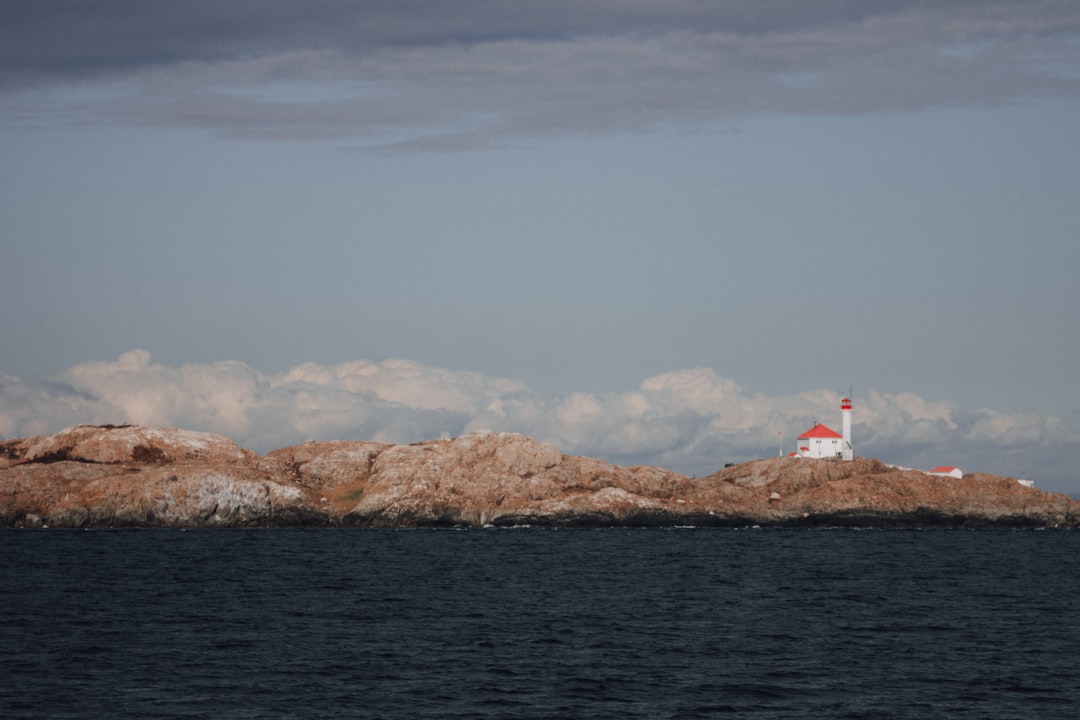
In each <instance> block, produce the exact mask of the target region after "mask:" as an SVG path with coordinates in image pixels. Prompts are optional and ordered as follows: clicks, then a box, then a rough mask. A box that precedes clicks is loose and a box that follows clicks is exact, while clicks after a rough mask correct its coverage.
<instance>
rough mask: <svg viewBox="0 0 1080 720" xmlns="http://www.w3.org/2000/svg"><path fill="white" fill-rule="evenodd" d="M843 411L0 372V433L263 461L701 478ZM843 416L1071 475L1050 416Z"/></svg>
mask: <svg viewBox="0 0 1080 720" xmlns="http://www.w3.org/2000/svg"><path fill="white" fill-rule="evenodd" d="M839 401H840V396H839V395H838V394H836V393H834V392H832V391H825V390H817V391H808V392H804V393H799V394H797V395H791V396H771V397H770V396H763V395H759V394H751V393H748V392H747V391H746V390H744V389H743V388H742V387H740V386H739V385H738V384H737V383H735V382H734V381H732V380H730V379H727V378H723V377H720V376H719V375H717V374H716V373H715V372H714V371H712V370H709V369H706V368H693V369H686V370H679V371H674V372H670V373H664V374H662V375H657V376H654V377H650V378H647V379H646V380H644V381H643V382H642V383H641V384H640V386H639V387H637V388H635V389H633V390H629V391H626V392H619V393H608V394H593V393H581V392H578V393H570V394H568V395H565V396H552V395H544V394H540V393H536V392H534V391H532V390H530V389H529V388H528V387H527V386H525V385H524V384H522V383H520V382H517V381H514V380H507V379H500V378H491V377H487V376H485V375H481V374H478V373H469V372H457V371H452V370H446V369H443V368H435V367H430V366H426V365H422V364H419V363H415V362H411V361H407V360H385V361H382V362H374V361H369V360H355V361H351V362H347V363H342V364H340V365H334V366H323V365H317V364H314V363H306V364H304V365H300V366H297V367H295V368H292V369H290V370H288V371H286V372H283V373H278V374H264V373H260V372H258V371H256V370H255V369H253V368H251V367H249V366H247V365H244V364H243V363H239V362H236V361H227V362H220V363H212V364H205V365H185V366H183V367H180V368H173V367H169V366H166V365H162V364H159V363H154V362H153V361H152V360H151V357H150V355H149V354H148V353H146V352H145V351H142V350H134V351H131V352H129V353H125V354H124V355H123V356H121V357H120V358H119V359H118V360H117V361H114V362H90V363H82V364H80V365H75V366H73V367H71V368H69V369H67V370H65V371H64V372H62V373H59V374H58V375H57V376H55V377H51V378H48V379H47V380H46V381H23V380H21V379H18V378H14V377H11V376H3V375H0V436H3V437H7V438H11V437H20V436H26V435H33V434H46V433H51V432H55V431H56V430H59V429H61V428H63V427H65V426H69V425H73V424H77V423H84V422H89V423H120V422H133V423H140V424H148V425H166V426H178V427H185V428H190V429H197V430H204V431H211V432H217V433H221V434H225V435H228V436H230V437H232V438H234V439H235V440H237V442H239V443H240V444H241V445H244V446H246V447H250V448H252V449H255V450H258V451H263V452H265V451H267V450H270V449H272V448H275V447H282V446H285V445H290V444H295V443H299V442H303V441H304V440H309V439H320V440H330V439H339V438H364V439H373V440H377V441H382V442H392V443H402V442H412V441H417V440H424V439H430V438H436V437H444V436H457V435H461V434H463V433H465V432H471V431H478V430H501V431H513V432H521V433H525V434H528V435H531V436H533V437H536V438H538V439H540V440H544V441H547V442H550V443H553V444H554V445H556V446H557V447H558V448H559V449H560V450H562V451H563V452H566V453H571V454H582V455H589V456H594V457H599V458H603V459H606V460H609V461H611V462H616V463H619V464H624V465H632V464H649V465H659V466H662V467H668V468H672V469H676V470H680V471H683V472H686V473H693V474H705V473H709V472H713V471H714V470H716V469H718V468H720V467H721V466H722V465H723V464H724V463H725V462H729V461H739V460H746V459H751V458H754V457H761V456H768V455H774V454H776V453H777V452H779V450H780V448H781V447H782V448H783V449H784V451H785V452H786V451H789V450H792V449H794V442H795V437H796V436H797V435H798V433H800V432H801V431H803V430H806V429H808V428H809V427H812V424H813V423H814V422H816V421H820V422H823V423H825V424H826V425H831V426H832V427H833V428H834V429H839V428H838V425H839V411H838V407H839ZM855 418H856V422H855V424H854V435H855V445H856V452H857V453H858V454H859V455H863V456H871V457H878V458H881V459H883V460H885V461H887V462H893V463H897V464H901V465H907V466H913V467H928V466H933V465H938V464H956V465H960V466H962V467H964V468H965V469H966V470H969V471H985V472H994V473H999V474H1011V475H1023V476H1027V475H1031V476H1034V477H1035V478H1036V479H1038V480H1040V481H1045V480H1047V479H1050V480H1052V481H1053V482H1055V483H1060V484H1062V485H1065V484H1066V483H1068V482H1070V479H1071V478H1072V477H1073V476H1072V474H1071V473H1072V468H1071V465H1072V463H1071V460H1070V458H1071V456H1072V455H1074V454H1075V451H1076V447H1077V446H1078V445H1080V434H1078V433H1077V430H1076V428H1075V427H1071V426H1070V425H1069V423H1067V422H1066V421H1065V420H1064V419H1062V418H1057V417H1049V416H1041V415H1031V414H1005V413H999V412H996V411H993V410H990V409H980V410H976V411H970V410H963V409H960V408H957V407H956V406H955V405H953V404H952V403H949V402H943V401H928V400H926V399H924V398H921V397H919V396H916V395H914V394H911V393H900V394H896V395H887V394H881V393H878V392H875V391H871V392H870V393H869V394H868V395H866V396H865V397H857V398H856V414H855ZM1072 489H1073V490H1077V489H1078V488H1075V487H1074V488H1072Z"/></svg>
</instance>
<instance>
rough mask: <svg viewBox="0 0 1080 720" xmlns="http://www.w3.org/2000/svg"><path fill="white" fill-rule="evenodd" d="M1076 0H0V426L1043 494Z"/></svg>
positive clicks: (1066, 374) (1075, 60)
mask: <svg viewBox="0 0 1080 720" xmlns="http://www.w3.org/2000/svg"><path fill="white" fill-rule="evenodd" d="M1076 128H1080V5H1078V4H1077V3H1075V2H1071V1H1067V0H1023V1H1020V0H1015V1H1014V0H1000V1H996V0H977V1H975V0H972V1H971V2H965V1H964V0H958V1H957V2H949V3H923V2H891V1H890V2H886V1H881V2H873V1H869V2H845V1H843V0H775V1H768V2H765V1H763V2H755V3H747V2H723V1H717V2H697V1H694V0H666V1H664V2H661V1H659V0H654V1H646V0H627V1H625V2H612V1H611V0H568V1H565V2H564V1H562V0H547V1H546V2H543V3H538V2H522V1H506V0H503V1H499V0H460V1H459V2H455V3H453V4H449V3H445V2H439V1H436V0H393V1H375V0H370V1H359V2H338V1H334V0H309V1H307V2H287V1H285V0H263V1H261V2H254V1H252V0H213V1H209V0H206V1H203V0H191V1H190V2H185V3H179V4H177V3H145V2H139V1H137V0H112V1H110V2H100V1H95V0H80V1H78V2H75V1H73V0H72V1H60V0H6V1H5V2H4V3H3V4H2V5H0V167H2V168H3V171H2V172H0V437H2V438H14V437H23V436H27V435H34V434H45V433H50V432H55V431H56V430H59V429H61V428H63V427H67V426H70V425H73V424H77V423H82V422H94V423H107V422H111V423H120V422H138V423H147V424H160V425H171V426H178V427H188V428H192V429H198V430H207V431H212V432H221V433H224V434H227V435H229V436H230V437H233V438H234V439H235V440H237V442H239V443H240V444H241V445H243V446H245V447H249V448H251V449H253V450H256V451H259V452H265V451H268V450H270V449H272V448H274V447H281V446H284V445H288V444H293V443H296V442H302V441H304V440H309V439H319V440H330V439H338V438H364V439H375V440H380V441H384V442H412V441H417V440H424V439H431V438H436V437H452V436H456V435H459V434H462V433H464V432H471V431H475V430H499V431H512V432H523V433H526V434H529V435H532V436H533V437H536V438H538V439H541V440H544V441H548V442H552V443H554V444H555V445H556V446H557V447H559V449H560V450H562V451H563V452H565V453H569V454H582V455H591V456H594V457H599V458H602V459H605V460H608V461H611V462H617V463H619V464H627V465H630V464H639V463H643V464H653V465H661V466H664V467H668V468H671V469H675V470H679V471H682V472H686V473H689V474H697V475H701V474H707V473H710V472H713V471H714V470H716V469H718V468H719V467H721V466H722V465H723V464H725V463H727V462H736V461H741V460H746V459H752V458H755V457H766V456H769V455H775V454H778V453H780V452H789V451H791V450H794V449H795V446H796V442H795V438H796V437H797V435H798V434H799V433H801V432H802V431H804V430H806V429H808V428H809V427H810V426H812V424H813V423H814V422H819V421H820V422H823V423H825V424H826V425H829V426H831V427H833V428H834V429H839V427H838V426H839V423H840V417H839V400H840V398H841V397H843V396H845V395H848V394H849V393H850V395H851V397H852V399H853V401H854V404H855V413H854V445H855V452H856V454H857V455H863V456H872V457H878V458H880V459H882V460H884V461H886V462H890V463H895V464H899V465H904V466H910V467H932V466H934V465H940V464H950V465H960V466H961V467H963V468H964V469H965V470H966V471H980V472H990V473H995V474H1001V475H1011V476H1017V477H1030V478H1031V479H1033V480H1035V481H1036V484H1037V486H1039V487H1041V488H1044V489H1048V490H1054V491H1066V492H1071V493H1080V471H1078V470H1077V469H1076V468H1077V465H1078V463H1077V461H1078V459H1080V372H1078V370H1077V368H1078V367H1080V364H1078V358H1080V330H1078V329H1077V321H1076V320H1075V318H1076V317H1077V315H1078V313H1080V284H1078V283H1077V282H1076V280H1075V278H1076V277H1077V275H1078V273H1077V267H1080V242H1078V240H1080V202H1078V199H1080V142H1078V140H1077V131H1076Z"/></svg>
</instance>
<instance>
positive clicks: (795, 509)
mask: <svg viewBox="0 0 1080 720" xmlns="http://www.w3.org/2000/svg"><path fill="white" fill-rule="evenodd" d="M751 524H756V525H776V526H834V525H848V526H878V527H925V526H935V527H958V526H964V527H987V526H1032V527H1034V526H1047V527H1076V526H1080V502H1078V501H1074V500H1071V499H1070V498H1068V497H1067V496H1065V495H1056V494H1051V493H1045V492H1042V491H1039V490H1037V489H1034V488H1029V487H1025V486H1023V485H1021V484H1020V483H1018V482H1017V481H1016V480H1014V479H1011V478H1001V477H994V476H989V475H973V476H967V477H964V478H962V479H955V478H949V477H938V476H931V475H927V474H925V473H921V472H917V471H904V470H899V469H896V468H892V467H889V466H886V465H884V464H882V463H880V462H878V461H876V460H868V459H856V460H854V461H852V462H837V461H832V460H808V459H794V458H773V459H769V460H759V461H756V462H750V463H743V464H740V465H735V466H732V467H728V468H725V469H724V470H722V471H719V472H717V473H715V474H713V475H710V476H708V477H705V478H699V479H695V478H690V477H687V476H685V475H682V474H679V473H676V472H672V471H669V470H663V469H661V468H655V467H640V466H639V467H620V466H616V465H611V464H609V463H605V462H601V461H599V460H594V459H591V458H586V457H576V456H567V455H563V454H562V453H560V452H559V451H558V450H557V449H556V448H554V447H552V446H551V445H548V444H545V443H541V442H538V441H536V440H534V439H531V438H528V437H525V436H523V435H516V434H512V433H478V434H472V435H466V436H463V437H459V438H455V439H453V440H433V441H428V442H420V443H414V444H410V445H385V444H380V443H375V442H367V441H333V442H308V443H304V444H302V445H297V446H294V447H288V448H282V449H280V450H275V451H273V452H271V453H269V454H268V455H266V456H260V455H257V454H255V453H252V452H249V451H247V450H244V449H242V448H240V447H238V446H237V445H236V444H235V443H233V442H232V441H231V440H229V439H228V438H224V437H221V436H217V435H212V434H209V433H200V432H193V431H188V430H178V429H173V428H148V427H139V426H78V427H74V428H69V429H67V430H63V431H61V432H59V433H56V434H55V435H50V436H48V437H31V438H24V439H19V440H9V441H6V442H2V443H0V526H6V527H13V526H50V527H86V526H164V527H214V526H219V527H222V526H224V527H243V526H297V525H345V526H363V527H400V526H447V525H470V526H485V525H497V526H508V525H548V526H555V525H557V526H588V525H718V526H724V525H728V526H731V525H751Z"/></svg>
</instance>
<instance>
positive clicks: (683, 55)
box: [0, 0, 1080, 149]
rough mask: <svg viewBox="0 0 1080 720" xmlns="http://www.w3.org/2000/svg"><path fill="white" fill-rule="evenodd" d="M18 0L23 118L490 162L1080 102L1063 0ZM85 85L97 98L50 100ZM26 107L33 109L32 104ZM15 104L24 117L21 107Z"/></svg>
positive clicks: (15, 69)
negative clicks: (584, 141)
mask: <svg viewBox="0 0 1080 720" xmlns="http://www.w3.org/2000/svg"><path fill="white" fill-rule="evenodd" d="M448 8H449V6H448V5H447V4H446V3H442V2H431V0H426V1H424V2H417V1H413V2H410V1H408V0H404V1H400V2H363V3H352V2H328V1H322V2H306V3H293V2H260V3H253V2H228V1H215V2H191V3H182V4H178V5H177V4H161V3H142V2H134V1H131V2H115V1H114V2H72V3H56V2H46V3H42V2H34V1H28V2H11V3H5V4H4V7H3V8H2V9H0V87H4V88H7V90H8V92H10V93H15V94H20V95H24V94H25V93H30V95H29V96H28V97H23V98H22V99H21V101H20V102H19V103H18V107H19V108H20V112H19V114H18V118H19V121H20V122H33V121H34V120H35V118H36V119H37V120H38V121H41V120H42V118H52V117H53V116H54V115H55V114H56V113H57V112H58V111H60V110H63V111H68V112H70V111H71V110H72V109H73V108H72V107H71V104H72V103H74V104H76V105H77V106H78V108H79V109H81V110H82V111H84V112H85V111H87V110H89V111H91V112H99V113H102V114H110V115H111V114H115V113H120V114H121V115H122V116H123V117H126V118H127V119H128V120H129V121H138V122H147V123H154V124H162V125H177V126H191V127H200V128H206V129H210V130H213V131H216V132H220V133H222V134H225V135H230V136H241V137H329V138H335V139H341V140H346V141H351V142H355V143H357V144H358V145H361V146H386V147H402V148H406V149H409V148H419V149H453V148H456V147H459V146H464V147H473V146H476V145H483V144H488V143H492V142H497V141H498V140H500V139H506V138H511V139H512V138H520V137H530V136H536V135H545V134H559V133H592V132H613V131H614V132H645V131H653V130H657V129H665V128H669V127H672V126H695V125H703V124H709V123H715V122H716V121H718V120H721V121H722V120H724V119H730V118H733V117H738V116H742V115H747V114H751V113H759V112H766V113H815V114H850V113H896V112H907V111H913V110H917V109H920V108H925V107H930V106H943V105H967V104H986V103H1000V102H1006V101H1011V100H1015V99H1017V98H1022V97H1030V96H1036V95H1042V94H1062V93H1067V94H1074V93H1076V91H1077V90H1078V89H1080V62H1078V61H1080V44H1078V42H1077V39H1078V37H1080V7H1078V6H1076V5H1075V3H1067V2H1055V1H1053V0H1042V1H1025V2H1019V1H1011V0H1009V1H1006V0H1001V1H999V2H974V1H972V2H958V3H919V4H912V3H891V2H876V3H873V2H872V3H866V2H835V1H832V2H826V1H819V2H801V1H800V2H794V1H789V2H772V3H734V2H732V3H727V2H717V3H700V2H693V1H691V0H681V1H673V2H664V3H645V2H642V3H625V2H618V3H617V2H609V1H605V0H574V1H572V2H570V1H568V2H549V3H528V2H495V3H492V2H481V1H480V0H472V1H469V0H466V1H465V2H460V3H454V4H453V5H452V10H450V9H448ZM71 83H83V84H86V83H90V84H92V85H95V86H97V87H99V88H100V93H99V94H98V95H97V97H96V98H95V99H94V100H89V99H80V100H78V101H71V100H67V101H64V102H67V103H68V105H67V106H64V107H62V108H59V109H58V106H57V105H56V103H57V102H60V101H58V100H56V99H55V96H54V95H51V94H34V91H35V90H41V89H43V88H48V87H53V86H68V85H69V84H71ZM20 91H21V92H20ZM13 106H14V105H13Z"/></svg>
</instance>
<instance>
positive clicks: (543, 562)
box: [0, 529, 1080, 720]
mask: <svg viewBox="0 0 1080 720" xmlns="http://www.w3.org/2000/svg"><path fill="white" fill-rule="evenodd" d="M728 716H736V717H753V718H1040V719H1043V718H1076V717H1080V532H1071V531H1031V530H1028V531H1006V530H994V531H961V530H937V531H875V530H865V531H858V530H772V529H768V530H757V529H745V530H734V529H666V530H665V529H597V530H577V529H575V530H565V529H560V530H550V529H546V530H545V529H502V530H345V529H333V530H325V529H324V530H280V529H278V530H191V531H186V532H185V531H177V530H90V531H78V530H9V531H0V717H2V718H5V719H14V718H93V719H94V720H105V719H108V718H213V719H215V720H217V719H220V718H342V717H346V718H354V717H355V718H620V719H625V718H650V719H652V718H711V717H728Z"/></svg>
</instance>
